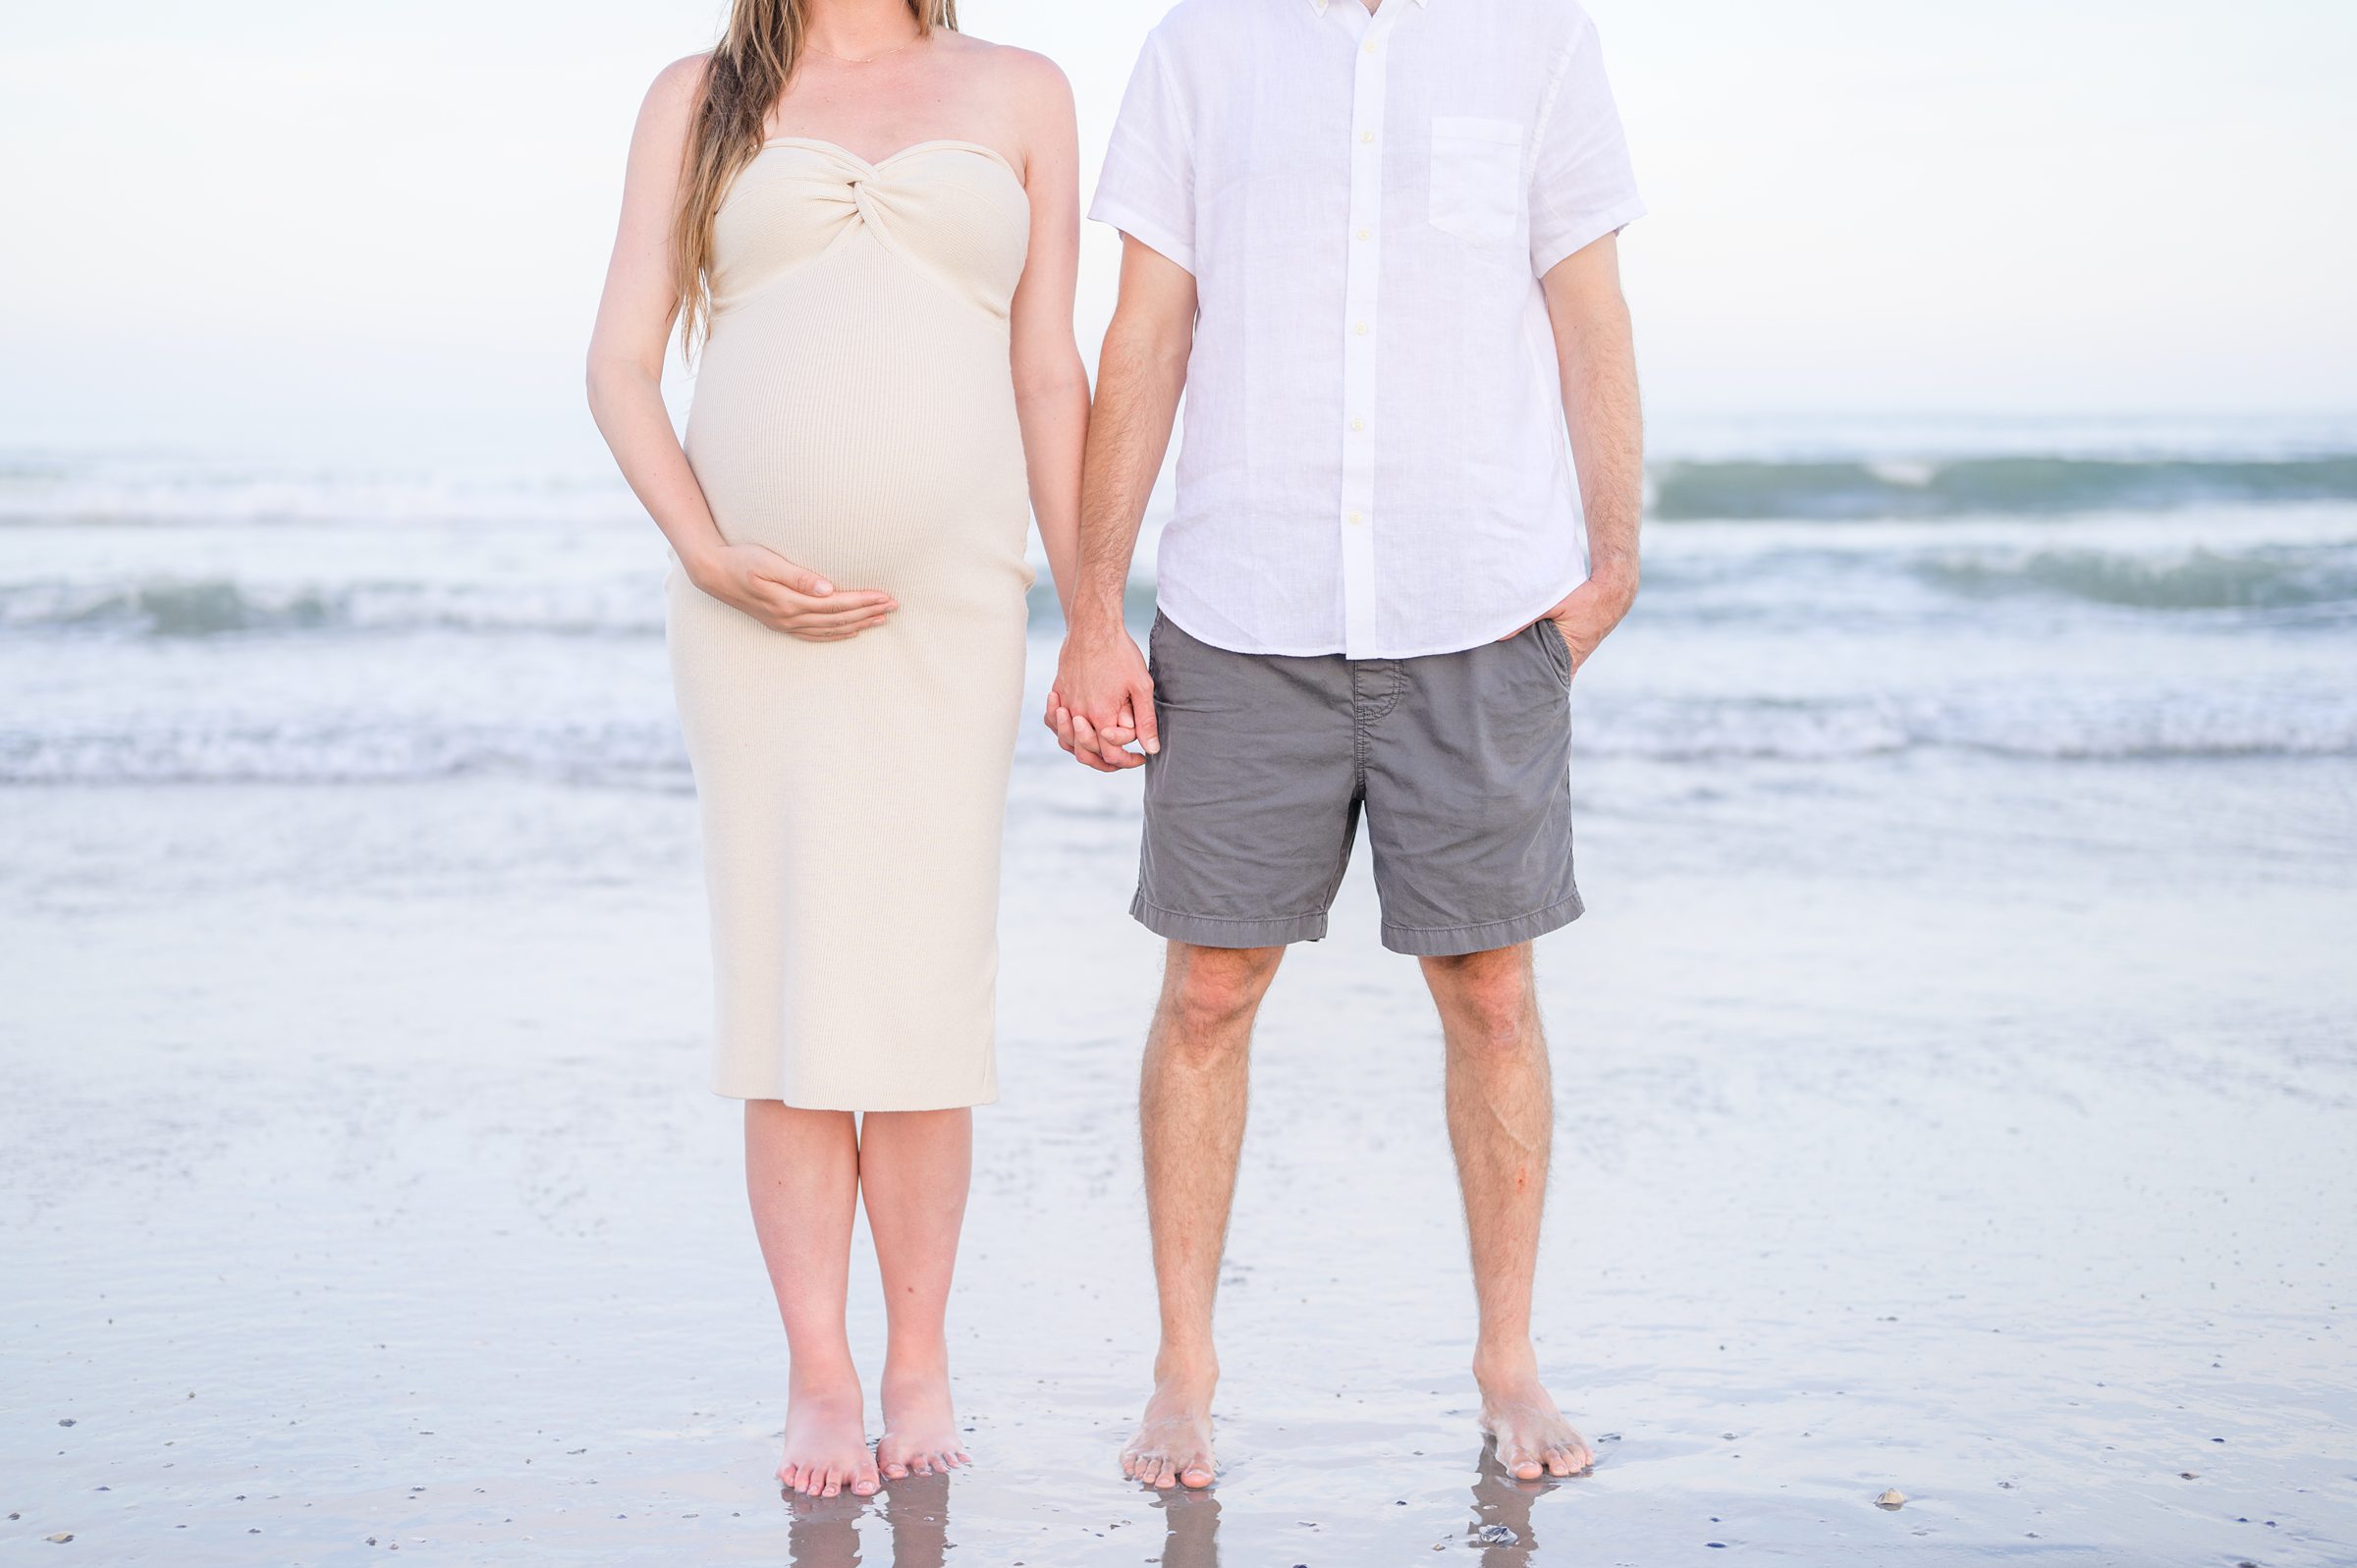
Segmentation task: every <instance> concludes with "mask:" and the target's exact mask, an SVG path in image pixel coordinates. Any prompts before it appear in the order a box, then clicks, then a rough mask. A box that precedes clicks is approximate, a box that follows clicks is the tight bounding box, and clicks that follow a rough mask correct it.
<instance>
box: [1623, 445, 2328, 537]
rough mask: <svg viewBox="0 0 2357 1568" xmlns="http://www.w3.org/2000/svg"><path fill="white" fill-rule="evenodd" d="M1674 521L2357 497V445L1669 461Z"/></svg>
mask: <svg viewBox="0 0 2357 1568" xmlns="http://www.w3.org/2000/svg"><path fill="white" fill-rule="evenodd" d="M1652 481H1653V504H1652V512H1653V514H1654V515H1655V516H1657V517H1661V518H1664V519H1668V520H1701V519H1720V518H1725V519H1732V520H1743V519H1752V518H1796V519H1809V518H1817V519H1825V520H1834V521H1838V520H1844V519H1853V518H1861V519H1862V518H1909V517H1948V516H1966V515H2001V516H2002V515H2043V514H2059V513H2081V512H2123V511H2166V510H2174V509H2177V508H2181V507H2190V506H2201V505H2212V504H2231V503H2242V504H2249V503H2268V502H2292V501H2353V500H2357V455H2345V456H2334V457H2320V458H2288V459H2282V460H2170V459H2138V460H2130V459H2101V458H2059V457H1985V458H1960V459H1953V460H1943V461H1937V462H1924V463H1906V462H1851V461H1799V462H1788V461H1739V462H1666V463H1662V464H1659V465H1658V466H1656V467H1655V469H1654V470H1653V474H1652Z"/></svg>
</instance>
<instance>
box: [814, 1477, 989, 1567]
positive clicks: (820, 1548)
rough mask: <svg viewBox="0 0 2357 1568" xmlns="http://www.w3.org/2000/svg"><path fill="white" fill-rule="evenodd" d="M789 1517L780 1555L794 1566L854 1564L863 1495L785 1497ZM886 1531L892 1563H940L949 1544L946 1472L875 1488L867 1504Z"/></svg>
mask: <svg viewBox="0 0 2357 1568" xmlns="http://www.w3.org/2000/svg"><path fill="white" fill-rule="evenodd" d="M787 1505H788V1507H790V1508H791V1509H792V1510H793V1523H792V1524H791V1525H790V1526H789V1527H788V1530H787V1537H786V1558H787V1561H788V1562H790V1563H792V1564H793V1565H794V1568H859V1565H860V1555H859V1516H860V1515H861V1514H863V1513H865V1512H867V1511H868V1508H869V1507H870V1506H871V1505H870V1503H869V1502H868V1500H867V1499H865V1498H861V1497H853V1496H850V1494H848V1493H846V1494H845V1495H843V1496H839V1497H821V1498H809V1497H796V1496H793V1495H791V1494H789V1495H788V1497H787ZM872 1506H873V1507H874V1508H875V1511H876V1512H877V1513H878V1514H879V1515H881V1516H882V1518H883V1521H884V1528H885V1529H886V1530H887V1531H888V1532H889V1533H890V1534H891V1537H892V1553H891V1555H890V1556H889V1557H886V1558H880V1559H877V1560H878V1561H882V1562H889V1563H890V1564H891V1565H892V1568H942V1561H943V1559H944V1558H945V1557H946V1556H947V1555H948V1554H949V1549H950V1478H949V1477H947V1476H910V1477H908V1478H907V1479H906V1480H904V1481H896V1482H894V1483H892V1485H891V1486H890V1487H888V1488H887V1489H886V1490H884V1491H882V1492H879V1493H878V1494H877V1495H876V1497H875V1499H874V1502H873V1505H872Z"/></svg>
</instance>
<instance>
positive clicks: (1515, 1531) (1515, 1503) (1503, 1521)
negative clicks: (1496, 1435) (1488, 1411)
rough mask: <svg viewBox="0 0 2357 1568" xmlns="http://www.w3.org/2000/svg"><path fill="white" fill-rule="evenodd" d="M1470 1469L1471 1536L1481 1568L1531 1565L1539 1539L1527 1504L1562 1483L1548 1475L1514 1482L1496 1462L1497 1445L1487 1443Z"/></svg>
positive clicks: (1509, 1473) (1515, 1567) (1521, 1567)
mask: <svg viewBox="0 0 2357 1568" xmlns="http://www.w3.org/2000/svg"><path fill="white" fill-rule="evenodd" d="M1473 1471H1474V1474H1473V1528H1472V1530H1471V1532H1470V1536H1471V1539H1472V1541H1473V1542H1474V1544H1476V1545H1478V1546H1480V1547H1481V1568H1531V1564H1532V1563H1533V1562H1534V1561H1535V1560H1536V1559H1535V1557H1534V1556H1533V1553H1535V1552H1536V1551H1537V1550H1538V1547H1539V1541H1538V1537H1537V1536H1536V1535H1535V1534H1533V1533H1532V1530H1531V1527H1530V1505H1531V1504H1532V1503H1534V1502H1536V1501H1538V1500H1539V1499H1540V1498H1541V1497H1544V1496H1546V1495H1547V1493H1549V1492H1551V1491H1553V1490H1555V1488H1556V1487H1560V1486H1562V1482H1560V1481H1556V1480H1553V1479H1551V1478H1548V1477H1541V1478H1540V1479H1539V1480H1537V1481H1516V1480H1515V1479H1514V1477H1513V1472H1511V1471H1509V1470H1507V1468H1506V1467H1505V1466H1504V1465H1502V1464H1500V1463H1499V1462H1498V1450H1497V1448H1496V1447H1495V1446H1494V1445H1493V1444H1490V1443H1486V1442H1485V1443H1483V1444H1482V1445H1481V1456H1480V1458H1478V1459H1477V1460H1475V1461H1474V1465H1473Z"/></svg>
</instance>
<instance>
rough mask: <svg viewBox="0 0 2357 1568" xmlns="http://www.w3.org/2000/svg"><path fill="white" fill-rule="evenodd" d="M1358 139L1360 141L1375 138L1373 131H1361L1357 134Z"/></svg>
mask: <svg viewBox="0 0 2357 1568" xmlns="http://www.w3.org/2000/svg"><path fill="white" fill-rule="evenodd" d="M1358 139H1359V140H1361V141H1373V140H1374V139H1375V133H1374V132H1372V131H1361V132H1360V133H1359V134H1358Z"/></svg>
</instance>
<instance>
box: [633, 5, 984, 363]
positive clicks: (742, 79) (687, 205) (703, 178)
mask: <svg viewBox="0 0 2357 1568" xmlns="http://www.w3.org/2000/svg"><path fill="white" fill-rule="evenodd" d="M907 5H908V13H909V15H911V16H913V17H914V18H916V27H917V32H918V34H919V35H920V36H922V35H925V34H929V33H931V32H932V30H933V29H934V28H935V27H951V28H955V27H957V26H958V0H907ZM809 28H810V18H809V0H734V4H732V5H731V6H730V8H729V27H728V31H727V33H726V34H724V35H723V36H722V38H721V40H720V43H719V45H718V46H717V47H716V48H714V49H713V51H712V53H711V56H710V58H709V60H708V61H707V62H706V64H705V67H704V85H703V91H702V92H701V93H700V94H699V95H698V97H697V99H696V106H695V119H694V122H693V123H692V125H691V126H690V127H689V129H688V134H687V156H686V169H687V178H686V179H685V182H683V184H682V186H681V189H680V210H679V213H678V215H677V217H676V218H675V219H674V221H673V224H672V232H671V256H672V265H673V268H674V271H675V272H676V274H677V275H678V278H679V281H680V298H679V313H680V346H681V348H682V349H683V350H684V351H689V352H692V351H693V350H694V347H695V341H696V339H697V337H698V336H699V335H701V334H702V333H703V332H704V331H706V330H708V329H709V327H710V324H711V318H712V220H713V218H714V216H715V215H717V214H718V213H719V211H720V204H721V202H722V201H723V200H725V199H726V198H727V196H728V193H729V185H730V183H731V182H732V181H734V180H735V179H736V178H737V176H738V175H739V173H740V172H741V171H742V170H743V168H744V166H745V165H746V164H748V163H750V162H752V161H753V158H754V155H755V154H757V153H759V152H760V150H761V141H762V132H763V131H764V130H765V129H766V128H767V126H768V124H769V112H770V110H772V109H774V108H776V107H777V104H778V99H779V98H780V97H781V96H782V95H783V94H784V93H785V91H786V84H787V82H789V81H792V80H793V78H794V68H795V64H796V63H797V62H799V60H800V59H801V54H802V48H803V40H804V39H805V38H806V37H807V36H808V33H809Z"/></svg>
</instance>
